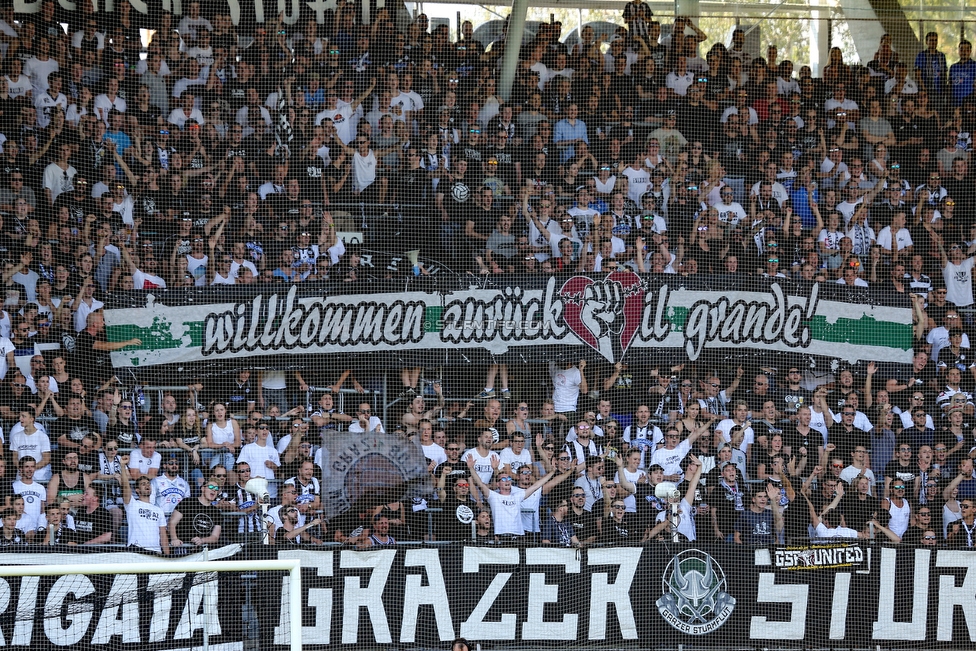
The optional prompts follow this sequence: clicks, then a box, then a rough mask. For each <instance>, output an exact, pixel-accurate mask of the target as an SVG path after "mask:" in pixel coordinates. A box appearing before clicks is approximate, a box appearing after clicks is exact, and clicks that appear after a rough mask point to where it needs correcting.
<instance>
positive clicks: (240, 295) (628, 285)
mask: <svg viewBox="0 0 976 651" xmlns="http://www.w3.org/2000/svg"><path fill="white" fill-rule="evenodd" d="M523 280H524V281H525V282H521V281H523ZM742 280H743V279H741V278H739V279H735V278H730V277H702V278H696V279H682V278H680V277H677V276H670V277H668V276H665V277H663V278H662V277H660V276H658V277H655V278H649V277H642V276H639V275H637V274H635V273H631V272H615V273H611V274H609V275H606V276H596V277H589V276H583V275H579V276H572V277H569V278H555V277H546V276H541V277H534V278H533V277H524V278H519V279H518V281H519V282H518V284H514V282H513V284H510V285H501V286H497V285H496V286H490V287H478V288H461V289H450V290H445V289H443V288H438V287H434V286H425V285H423V284H417V285H408V286H407V290H406V291H396V292H393V291H391V290H390V289H389V285H388V284H384V283H375V284H362V285H357V286H355V288H354V287H352V286H351V285H350V284H348V283H332V284H329V285H325V284H317V285H316V284H310V285H307V286H291V287H288V286H287V285H259V286H254V285H251V286H249V287H251V288H254V287H257V288H258V289H244V288H243V287H232V288H227V287H226V286H221V289H219V290H215V289H212V288H210V289H207V290H204V291H203V292H202V293H201V292H200V291H196V290H177V291H162V292H159V293H147V294H146V295H145V296H144V298H139V299H135V300H136V303H135V304H132V303H130V304H129V305H128V306H127V307H118V308H115V309H108V310H107V311H106V315H105V322H106V325H107V332H108V337H109V339H110V340H111V341H124V340H128V339H132V338H137V339H139V340H141V341H142V345H141V346H140V347H139V348H136V349H133V348H126V349H123V350H120V351H117V352H114V353H112V362H113V364H114V365H115V366H116V367H146V366H154V365H159V364H174V363H187V362H202V361H207V360H211V361H220V360H231V359H234V358H237V357H239V356H240V355H241V354H246V355H249V356H269V357H271V356H279V357H278V358H277V362H278V363H285V364H287V363H293V364H301V363H302V360H301V358H299V357H298V356H301V355H308V354H336V353H343V354H351V355H352V356H355V355H356V354H358V353H363V354H365V353H369V354H370V355H371V356H372V357H371V359H372V360H373V363H376V362H377V360H380V359H382V356H383V354H384V353H388V354H389V356H392V357H396V359H394V360H392V361H391V362H390V364H391V365H392V366H398V365H400V364H401V363H402V360H403V357H404V356H405V355H409V354H411V353H413V354H414V355H416V356H422V357H424V362H425V363H427V364H429V365H435V364H444V363H450V362H460V361H462V357H463V359H464V360H465V361H477V360H476V359H474V358H476V357H477V354H478V353H483V354H488V355H491V356H492V357H493V359H495V360H497V361H504V362H508V361H513V362H515V361H519V360H521V361H523V362H525V361H536V360H539V361H541V360H545V359H550V358H551V353H552V352H553V350H554V347H558V350H559V351H561V352H567V350H566V347H572V348H575V350H570V351H569V354H572V355H574V356H575V355H583V356H586V357H590V358H602V359H605V360H607V361H609V362H611V363H612V362H616V361H620V360H622V359H623V358H624V357H625V355H626V356H631V355H633V354H638V355H639V354H640V353H642V352H643V353H649V352H651V351H657V350H665V351H669V353H674V352H677V351H681V352H682V353H683V354H684V355H685V356H686V357H687V358H688V359H689V360H692V361H695V360H697V359H699V358H700V357H701V356H702V355H703V354H704V353H705V352H706V351H708V350H715V351H719V352H721V351H722V350H723V349H725V350H727V351H729V352H734V353H735V354H742V353H753V354H759V353H762V354H769V353H802V354H804V355H810V356H817V357H819V356H828V357H831V358H835V359H842V360H847V361H849V362H857V361H859V360H874V361H880V362H899V363H907V362H910V361H911V344H912V329H911V310H910V309H909V308H908V307H907V300H905V301H903V302H902V303H892V301H895V300H897V298H895V297H885V296H881V295H880V294H872V293H870V292H868V291H865V290H854V289H853V288H845V287H841V286H839V285H836V284H833V283H830V284H818V283H804V284H799V283H793V282H790V281H784V282H779V281H777V282H770V281H767V280H764V279H754V282H753V283H752V285H750V286H749V287H748V288H743V287H742V285H743V284H744V283H743V282H742ZM430 282H435V281H430ZM414 286H416V287H418V289H417V290H416V291H411V288H412V287H414ZM384 287H386V288H387V289H385V290H384V289H382V288H384ZM354 289H359V291H370V290H372V292H371V293H368V294H363V293H359V294H331V292H334V291H345V292H348V291H350V290H354ZM324 292H328V293H324ZM472 355H473V356H474V358H473V357H472ZM280 356H286V357H291V358H292V359H291V360H286V361H282V358H281V357H280ZM547 356H548V357H547ZM380 363H382V362H380Z"/></svg>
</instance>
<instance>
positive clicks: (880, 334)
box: [810, 314, 912, 350]
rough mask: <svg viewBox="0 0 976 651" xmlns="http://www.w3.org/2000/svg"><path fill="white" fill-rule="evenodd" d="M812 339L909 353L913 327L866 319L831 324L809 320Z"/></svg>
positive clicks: (865, 317) (821, 318) (823, 319)
mask: <svg viewBox="0 0 976 651" xmlns="http://www.w3.org/2000/svg"><path fill="white" fill-rule="evenodd" d="M810 333H811V334H812V335H813V338H814V339H819V340H820V341H830V342H833V343H846V344H855V345H858V346H879V345H883V346H885V347H887V348H900V349H901V350H909V349H911V347H912V326H911V324H905V323H894V322H892V321H878V320H877V319H874V318H872V317H870V316H868V315H866V314H865V315H863V316H862V317H861V318H860V319H843V318H840V319H837V320H836V321H835V322H833V323H830V322H829V321H828V320H827V317H826V316H823V315H818V316H815V317H813V318H812V319H811V320H810Z"/></svg>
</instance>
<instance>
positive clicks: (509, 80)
mask: <svg viewBox="0 0 976 651" xmlns="http://www.w3.org/2000/svg"><path fill="white" fill-rule="evenodd" d="M528 10H529V0H512V13H510V14H509V15H508V29H507V30H506V35H505V52H504V53H503V54H502V70H501V74H500V75H499V77H498V92H499V93H501V96H502V99H503V100H505V101H506V102H507V101H508V100H509V98H510V97H511V96H512V85H513V84H514V83H515V73H516V72H518V61H519V51H520V50H521V49H522V36H523V35H524V34H525V14H526V13H527V12H528Z"/></svg>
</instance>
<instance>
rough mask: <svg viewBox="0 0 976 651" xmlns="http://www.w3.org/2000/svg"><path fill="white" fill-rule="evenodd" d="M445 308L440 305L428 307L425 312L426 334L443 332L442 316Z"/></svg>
mask: <svg viewBox="0 0 976 651" xmlns="http://www.w3.org/2000/svg"><path fill="white" fill-rule="evenodd" d="M443 313H444V308H443V307H442V306H440V305H428V306H427V308H426V309H425V310H424V332H440V331H441V330H443V327H438V326H442V324H441V315H442V314H443Z"/></svg>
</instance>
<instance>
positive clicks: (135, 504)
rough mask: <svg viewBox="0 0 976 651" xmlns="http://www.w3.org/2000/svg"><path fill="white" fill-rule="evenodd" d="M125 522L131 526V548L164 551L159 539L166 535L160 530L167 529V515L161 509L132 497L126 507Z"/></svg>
mask: <svg viewBox="0 0 976 651" xmlns="http://www.w3.org/2000/svg"><path fill="white" fill-rule="evenodd" d="M125 521H126V523H127V524H128V526H129V540H128V544H129V546H130V547H132V546H135V547H142V548H143V549H148V550H150V551H154V552H161V551H163V550H162V547H160V545H159V537H160V536H165V535H166V533H165V532H160V531H159V530H160V528H165V527H166V514H165V513H163V510H162V509H161V508H159V507H158V506H156V505H155V504H150V503H149V502H143V501H142V500H137V499H135V498H134V497H132V498H130V499H129V503H128V504H126V505H125Z"/></svg>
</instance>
